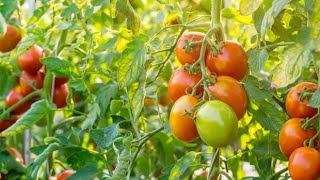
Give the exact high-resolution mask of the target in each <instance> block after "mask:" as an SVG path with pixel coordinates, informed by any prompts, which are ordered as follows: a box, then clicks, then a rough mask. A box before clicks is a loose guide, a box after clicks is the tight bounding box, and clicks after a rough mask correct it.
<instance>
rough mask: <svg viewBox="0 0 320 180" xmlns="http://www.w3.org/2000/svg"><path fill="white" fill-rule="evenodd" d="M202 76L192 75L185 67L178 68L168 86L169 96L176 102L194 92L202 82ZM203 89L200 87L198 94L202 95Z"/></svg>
mask: <svg viewBox="0 0 320 180" xmlns="http://www.w3.org/2000/svg"><path fill="white" fill-rule="evenodd" d="M200 79H201V75H200V74H199V75H191V74H189V73H188V72H187V71H186V70H184V68H183V67H180V68H178V69H177V70H176V71H174V72H173V74H172V75H171V77H170V80H169V85H168V95H169V97H170V99H171V100H172V101H173V102H175V101H176V100H178V99H179V98H180V97H181V96H183V95H186V91H187V92H188V93H191V92H192V88H193V87H194V86H195V85H196V84H197V83H198V82H199V81H200ZM202 91H203V89H202V87H200V86H199V88H198V89H197V94H201V93H202Z"/></svg>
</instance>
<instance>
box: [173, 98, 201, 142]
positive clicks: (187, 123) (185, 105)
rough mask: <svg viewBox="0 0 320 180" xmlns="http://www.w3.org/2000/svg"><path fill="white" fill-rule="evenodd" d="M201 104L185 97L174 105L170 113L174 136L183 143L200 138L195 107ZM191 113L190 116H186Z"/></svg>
mask: <svg viewBox="0 0 320 180" xmlns="http://www.w3.org/2000/svg"><path fill="white" fill-rule="evenodd" d="M197 103H199V99H197V98H195V97H193V96H190V95H184V96H182V97H181V98H179V99H178V100H177V101H176V102H175V103H174V105H173V107H172V109H171V112H170V119H169V121H170V128H171V131H172V133H173V135H174V136H175V137H176V138H177V139H179V140H181V141H187V142H188V141H194V140H195V139H197V138H198V137H199V134H198V131H197V128H196V125H195V122H194V120H193V118H192V117H193V114H194V112H195V110H194V109H193V106H194V105H196V104H197ZM186 112H190V114H186Z"/></svg>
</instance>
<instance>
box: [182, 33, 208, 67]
mask: <svg viewBox="0 0 320 180" xmlns="http://www.w3.org/2000/svg"><path fill="white" fill-rule="evenodd" d="M204 37H205V34H203V33H200V32H188V33H184V34H183V35H182V36H181V37H180V38H179V40H178V42H177V46H176V56H177V58H178V60H179V61H180V63H181V64H182V65H184V64H193V62H194V61H197V60H198V59H199V56H200V49H201V41H202V40H203V38H204Z"/></svg>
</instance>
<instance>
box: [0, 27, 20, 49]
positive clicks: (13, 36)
mask: <svg viewBox="0 0 320 180" xmlns="http://www.w3.org/2000/svg"><path fill="white" fill-rule="evenodd" d="M21 38H22V36H21V32H20V30H19V29H18V28H16V27H15V26H12V25H10V24H8V25H7V33H6V34H5V35H4V37H2V38H1V39H0V51H1V52H3V53H4V52H9V51H11V50H13V49H14V48H15V47H16V46H17V44H18V43H19V42H20V41H21Z"/></svg>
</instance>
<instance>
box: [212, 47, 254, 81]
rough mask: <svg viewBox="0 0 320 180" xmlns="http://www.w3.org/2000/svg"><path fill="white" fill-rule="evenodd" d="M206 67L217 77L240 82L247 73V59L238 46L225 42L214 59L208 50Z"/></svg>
mask: <svg viewBox="0 0 320 180" xmlns="http://www.w3.org/2000/svg"><path fill="white" fill-rule="evenodd" d="M206 66H207V67H208V69H209V70H210V71H211V72H212V73H213V74H216V75H217V76H231V77H233V78H234V79H236V80H238V81H241V80H242V79H243V78H244V77H245V76H246V74H247V73H248V57H247V54H246V52H245V51H244V49H243V48H242V47H241V45H240V44H238V43H236V42H233V41H225V42H224V46H223V48H222V49H221V51H220V53H219V54H218V55H217V56H216V57H215V56H214V55H213V52H212V51H211V50H208V53H207V55H206Z"/></svg>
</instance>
